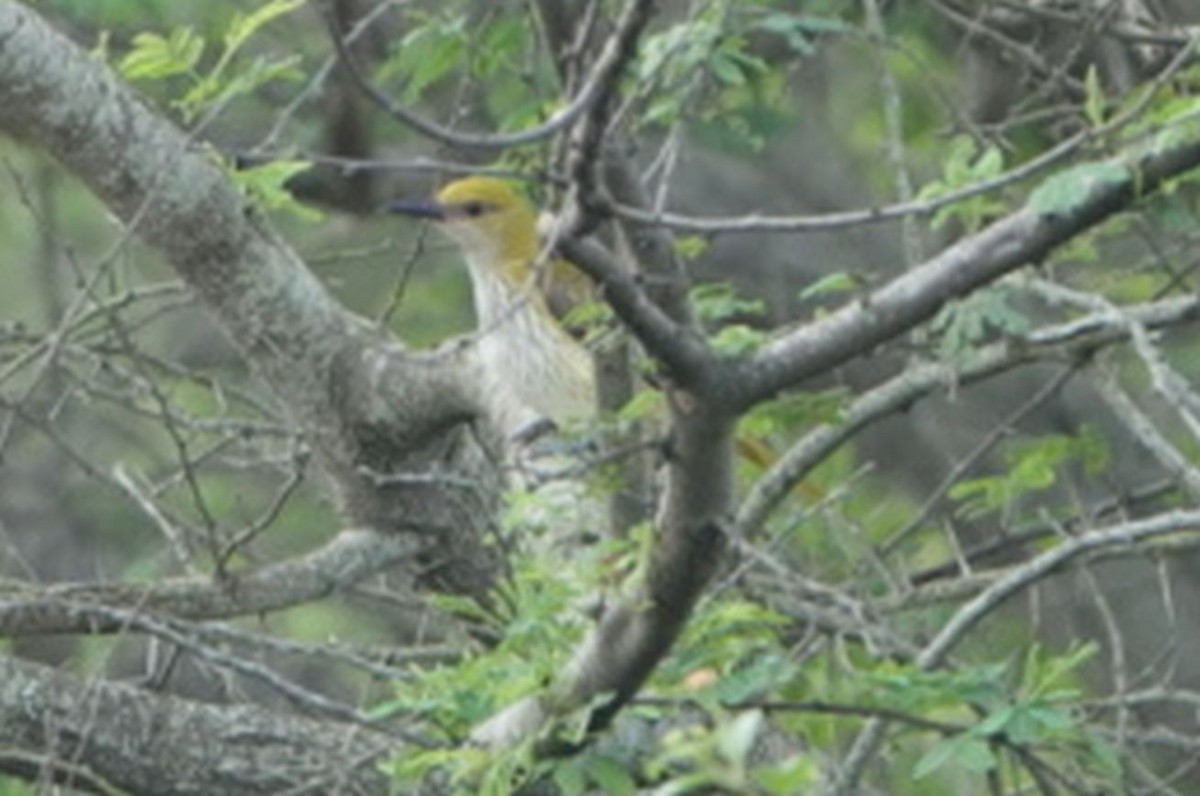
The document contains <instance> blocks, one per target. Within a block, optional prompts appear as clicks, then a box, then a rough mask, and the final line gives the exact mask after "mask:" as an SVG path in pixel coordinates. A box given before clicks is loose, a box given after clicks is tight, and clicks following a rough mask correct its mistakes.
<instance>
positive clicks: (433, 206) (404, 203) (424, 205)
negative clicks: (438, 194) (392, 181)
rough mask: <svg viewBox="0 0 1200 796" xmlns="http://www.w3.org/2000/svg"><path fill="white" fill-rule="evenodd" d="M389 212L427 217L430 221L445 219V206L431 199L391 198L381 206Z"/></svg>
mask: <svg viewBox="0 0 1200 796" xmlns="http://www.w3.org/2000/svg"><path fill="white" fill-rule="evenodd" d="M383 209H384V210H386V211H388V212H389V213H400V214H402V215H406V216H413V217H414V218H428V219H430V220H431V221H445V220H446V218H447V215H448V214H447V212H446V206H445V205H441V204H438V203H437V202H435V201H433V200H432V199H393V200H392V201H390V202H388V203H387V204H385V205H384V206H383Z"/></svg>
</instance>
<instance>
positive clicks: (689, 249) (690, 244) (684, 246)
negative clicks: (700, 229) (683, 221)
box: [671, 235, 708, 260]
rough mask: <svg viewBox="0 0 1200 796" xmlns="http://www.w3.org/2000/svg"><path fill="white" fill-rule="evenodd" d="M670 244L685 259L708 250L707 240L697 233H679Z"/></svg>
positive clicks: (691, 258) (697, 255) (694, 257)
mask: <svg viewBox="0 0 1200 796" xmlns="http://www.w3.org/2000/svg"><path fill="white" fill-rule="evenodd" d="M671 245H672V246H673V247H674V248H675V253H676V254H678V255H679V256H680V257H682V258H684V259H685V260H694V259H696V258H697V257H699V256H700V255H702V254H704V252H706V251H708V240H707V239H706V238H703V237H701V236H699V235H680V236H678V237H676V238H675V239H674V240H673V241H672V243H671Z"/></svg>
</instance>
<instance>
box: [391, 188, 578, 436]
mask: <svg viewBox="0 0 1200 796" xmlns="http://www.w3.org/2000/svg"><path fill="white" fill-rule="evenodd" d="M388 209H390V210H392V211H393V212H397V213H404V214H407V215H410V216H416V217H420V218H427V219H429V220H431V221H433V222H435V223H436V224H437V226H438V228H439V229H440V230H441V231H442V232H444V233H445V234H446V235H447V236H448V237H449V238H450V239H452V240H453V241H454V242H455V243H457V244H458V245H459V247H460V248H461V249H462V252H463V255H464V257H465V258H466V261H467V267H468V269H469V271H470V275H471V289H472V293H473V294H474V299H475V316H476V323H477V326H478V334H479V355H480V360H481V362H482V365H483V370H484V374H485V377H486V378H487V380H488V384H487V387H488V389H489V394H490V397H491V398H493V399H494V400H493V403H494V404H495V406H496V409H497V411H498V413H499V417H498V418H497V419H498V420H499V422H500V423H501V425H502V426H503V428H504V430H505V431H506V432H508V433H510V434H514V433H518V432H520V431H522V430H524V429H526V428H528V427H529V426H530V424H531V423H534V422H536V421H538V420H542V419H545V420H550V421H553V422H554V423H556V424H558V425H560V426H561V425H563V424H564V423H568V422H570V421H572V420H576V419H579V418H584V417H588V416H590V415H591V414H593V413H594V412H595V392H596V390H595V376H594V371H593V366H592V358H591V355H590V354H589V353H588V351H587V349H585V348H584V347H583V345H581V344H580V343H579V342H578V341H577V340H576V339H575V338H574V337H573V336H572V335H571V334H570V333H569V332H568V331H567V330H566V329H565V328H564V327H563V326H562V324H561V323H560V322H559V320H558V317H556V314H557V315H559V316H561V314H563V313H565V311H566V310H567V309H569V308H570V307H571V306H573V305H575V304H577V303H579V302H582V301H586V300H588V298H589V296H590V294H591V286H592V285H591V282H590V280H589V279H588V278H587V277H586V276H585V275H584V274H583V273H581V272H580V271H578V270H577V269H575V268H574V267H573V266H571V265H570V264H568V263H566V262H564V261H562V260H558V259H555V258H549V259H546V258H541V259H543V260H545V264H544V265H540V266H539V255H540V254H541V252H540V250H539V245H538V237H537V218H536V216H535V214H534V210H533V207H532V206H531V205H530V204H529V202H528V201H526V199H525V198H524V197H522V196H521V194H519V193H517V191H515V190H514V189H513V188H512V187H511V186H510V185H509V184H508V183H507V182H504V181H502V180H498V179H493V178H490V177H468V178H466V179H461V180H456V181H454V182H451V183H450V184H448V185H446V186H445V187H444V188H442V189H441V190H440V191H438V193H437V194H436V196H434V197H433V199H430V200H418V201H395V202H392V203H390V204H389V205H388Z"/></svg>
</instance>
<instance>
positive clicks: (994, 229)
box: [733, 133, 1200, 407]
mask: <svg viewBox="0 0 1200 796" xmlns="http://www.w3.org/2000/svg"><path fill="white" fill-rule="evenodd" d="M1119 166H1120V167H1121V168H1122V169H1124V170H1125V175H1126V176H1125V178H1124V179H1122V180H1120V181H1113V182H1103V183H1100V184H1097V185H1095V186H1094V187H1093V188H1092V190H1091V192H1090V194H1089V195H1088V196H1087V197H1086V198H1085V199H1084V200H1082V201H1080V202H1079V203H1078V204H1076V205H1075V206H1073V207H1071V208H1070V209H1068V210H1064V211H1063V212H1061V213H1039V212H1037V211H1035V210H1034V209H1032V208H1028V207H1027V208H1025V209H1022V210H1020V211H1018V212H1016V213H1014V214H1012V215H1011V216H1008V217H1007V218H1005V219H1002V220H1000V221H997V222H996V223H994V224H992V225H991V226H990V227H988V228H987V229H984V230H983V231H982V232H979V233H977V234H975V235H971V236H969V237H967V238H964V239H962V240H960V241H959V242H958V243H956V244H955V245H953V246H951V247H950V248H949V249H946V250H945V251H944V252H942V253H941V254H939V255H937V256H936V257H934V258H932V259H931V260H929V261H927V262H926V263H924V264H923V265H920V266H918V267H916V268H914V269H912V270H911V271H908V272H907V273H905V274H904V275H903V276H900V277H897V278H896V279H894V280H892V281H891V282H889V283H888V284H886V285H884V286H883V287H881V288H879V289H878V290H876V291H874V292H873V293H871V294H869V295H867V296H865V297H863V298H860V299H857V300H855V301H853V302H852V303H850V304H847V305H845V306H844V307H842V308H841V309H839V310H837V311H836V312H833V313H831V314H829V315H828V316H825V317H824V318H822V319H820V320H818V321H815V322H813V323H810V324H807V325H805V326H803V327H801V328H799V329H797V330H796V331H794V332H792V333H790V334H788V335H786V336H784V337H782V338H780V339H778V340H776V341H774V342H773V343H771V344H769V345H766V346H764V347H763V348H762V350H761V351H759V352H758V353H757V354H756V355H755V356H754V357H752V358H751V359H750V360H749V361H747V362H745V363H744V364H740V365H738V366H737V367H735V368H734V369H733V381H734V385H735V389H736V390H737V392H738V395H737V402H738V404H739V405H740V406H743V407H746V406H750V405H752V404H754V403H756V402H758V401H761V400H763V399H766V398H769V397H771V396H772V395H775V394H776V393H778V392H779V391H780V390H782V389H784V388H785V387H787V386H789V385H792V384H796V383H799V382H801V381H803V380H805V379H807V378H810V377H812V376H815V375H817V374H820V373H824V372H826V371H828V370H829V369H830V368H833V367H836V366H838V365H840V364H842V363H843V362H845V361H847V360H848V359H851V358H853V357H855V356H860V355H862V354H866V353H868V352H870V351H871V349H873V348H874V347H875V346H877V345H879V344H881V343H883V342H885V341H887V340H890V339H892V338H894V337H895V336H896V335H898V334H901V333H903V332H905V331H907V330H908V329H911V328H912V327H914V326H916V325H917V324H919V323H921V322H922V321H925V320H927V319H929V318H930V317H932V316H933V315H934V314H935V313H936V312H937V311H938V310H940V309H941V308H942V306H944V305H945V304H946V303H947V302H949V301H951V300H953V299H955V298H958V297H960V296H963V295H966V294H967V293H970V292H971V291H973V290H976V289H977V288H979V287H982V286H983V285H986V284H988V283H989V282H991V281H993V280H995V279H997V278H998V277H1000V276H1003V275H1004V274H1006V273H1008V272H1010V271H1013V270H1015V269H1017V268H1020V267H1021V266H1023V265H1026V264H1029V263H1035V262H1038V261H1040V260H1041V259H1043V258H1044V257H1046V256H1047V255H1048V254H1049V253H1050V252H1052V251H1053V250H1054V249H1055V248H1057V247H1058V246H1061V245H1062V244H1064V243H1066V242H1067V241H1069V240H1071V239H1072V238H1074V237H1075V236H1076V235H1078V234H1080V233H1081V232H1084V231H1085V230H1087V229H1090V228H1091V227H1093V226H1095V225H1097V224H1099V223H1100V222H1101V221H1103V220H1105V219H1106V218H1108V217H1110V216H1112V215H1113V214H1115V213H1118V212H1120V211H1121V210H1124V209H1125V208H1127V207H1129V206H1130V205H1131V204H1132V203H1133V202H1135V201H1136V200H1137V199H1139V198H1141V197H1143V196H1145V195H1146V194H1147V193H1150V192H1152V191H1154V190H1155V189H1157V188H1158V187H1159V186H1160V185H1162V183H1163V182H1164V181H1166V180H1169V179H1170V178H1172V177H1176V176H1179V175H1181V174H1184V173H1186V172H1188V171H1191V170H1192V169H1195V168H1196V167H1197V166H1200V134H1196V133H1192V134H1191V135H1190V136H1189V137H1188V138H1187V140H1186V141H1184V142H1183V143H1179V144H1176V145H1174V146H1172V147H1170V148H1169V149H1167V150H1165V151H1152V152H1151V153H1150V154H1143V155H1140V156H1133V157H1130V158H1129V160H1128V162H1125V163H1119Z"/></svg>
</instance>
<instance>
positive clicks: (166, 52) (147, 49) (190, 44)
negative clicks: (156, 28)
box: [119, 28, 204, 80]
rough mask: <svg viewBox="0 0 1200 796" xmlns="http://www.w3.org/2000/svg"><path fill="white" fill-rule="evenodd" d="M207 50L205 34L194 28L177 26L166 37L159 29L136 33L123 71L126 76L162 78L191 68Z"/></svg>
mask: <svg viewBox="0 0 1200 796" xmlns="http://www.w3.org/2000/svg"><path fill="white" fill-rule="evenodd" d="M203 52H204V38H203V37H201V36H197V35H196V34H195V33H193V32H192V30H191V28H176V29H175V30H173V31H171V34H170V36H169V37H167V38H163V37H162V36H159V35H158V34H157V33H139V34H137V35H136V36H134V37H133V49H132V50H130V51H129V53H127V54H126V55H125V57H124V58H122V59H121V64H120V67H119V68H120V71H121V75H122V76H124V77H125V78H126V79H127V80H161V79H162V78H164V77H170V76H172V75H179V74H185V73H188V72H191V71H192V70H193V69H194V68H195V66H196V64H197V63H198V62H199V61H200V56H201V54H203Z"/></svg>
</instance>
